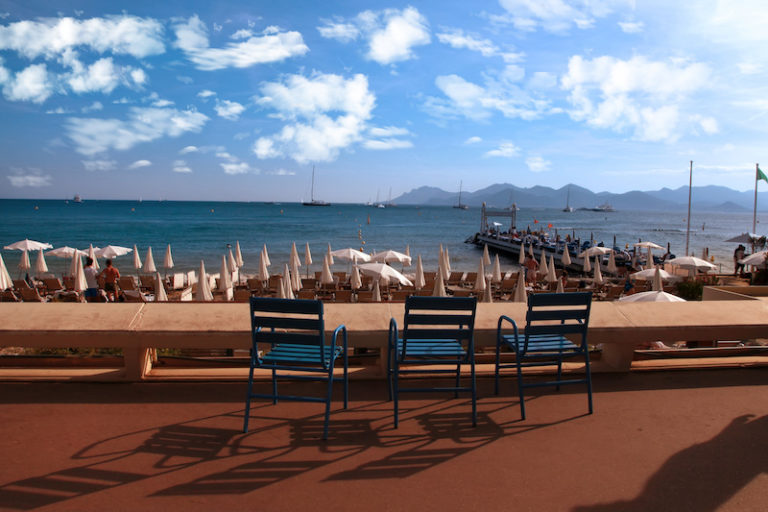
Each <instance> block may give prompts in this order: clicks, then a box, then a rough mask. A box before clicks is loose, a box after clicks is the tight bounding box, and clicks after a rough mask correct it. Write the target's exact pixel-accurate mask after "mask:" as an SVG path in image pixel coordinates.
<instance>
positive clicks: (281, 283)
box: [277, 276, 286, 299]
mask: <svg viewBox="0 0 768 512" xmlns="http://www.w3.org/2000/svg"><path fill="white" fill-rule="evenodd" d="M277 298H278V299H285V298H286V296H285V279H283V276H280V279H278V280H277Z"/></svg>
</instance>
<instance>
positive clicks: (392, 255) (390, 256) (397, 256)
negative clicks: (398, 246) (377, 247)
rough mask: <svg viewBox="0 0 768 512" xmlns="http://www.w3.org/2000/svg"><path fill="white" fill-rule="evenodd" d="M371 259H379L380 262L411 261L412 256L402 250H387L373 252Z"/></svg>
mask: <svg viewBox="0 0 768 512" xmlns="http://www.w3.org/2000/svg"><path fill="white" fill-rule="evenodd" d="M370 261H377V262H380V263H395V262H397V263H403V264H405V263H409V264H410V263H411V257H410V256H408V255H407V254H403V253H401V252H397V251H392V250H387V251H381V252H376V253H373V254H371V260H370Z"/></svg>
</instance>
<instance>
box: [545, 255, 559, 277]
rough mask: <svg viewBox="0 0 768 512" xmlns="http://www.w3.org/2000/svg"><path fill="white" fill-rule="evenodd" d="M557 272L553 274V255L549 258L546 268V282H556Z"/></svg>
mask: <svg viewBox="0 0 768 512" xmlns="http://www.w3.org/2000/svg"><path fill="white" fill-rule="evenodd" d="M557 280H558V279H557V272H555V255H554V254H553V255H552V257H551V258H549V265H548V266H547V282H548V283H554V282H555V281H557Z"/></svg>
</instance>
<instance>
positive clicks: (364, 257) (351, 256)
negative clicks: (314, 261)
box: [331, 247, 371, 263]
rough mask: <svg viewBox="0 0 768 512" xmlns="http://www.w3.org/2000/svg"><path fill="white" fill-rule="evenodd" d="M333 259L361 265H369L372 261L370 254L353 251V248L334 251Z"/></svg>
mask: <svg viewBox="0 0 768 512" xmlns="http://www.w3.org/2000/svg"><path fill="white" fill-rule="evenodd" d="M331 257H332V259H333V258H338V259H340V260H342V261H349V262H352V263H360V262H363V263H367V262H369V261H371V255H370V254H366V253H364V252H362V251H358V250H357V249H352V248H351V247H348V248H346V249H338V250H336V251H333V252H332V253H331Z"/></svg>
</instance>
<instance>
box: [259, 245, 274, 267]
mask: <svg viewBox="0 0 768 512" xmlns="http://www.w3.org/2000/svg"><path fill="white" fill-rule="evenodd" d="M261 253H262V254H263V255H264V264H265V265H266V266H270V265H272V262H271V261H269V253H268V252H267V244H264V247H263V248H262V249H261Z"/></svg>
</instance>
